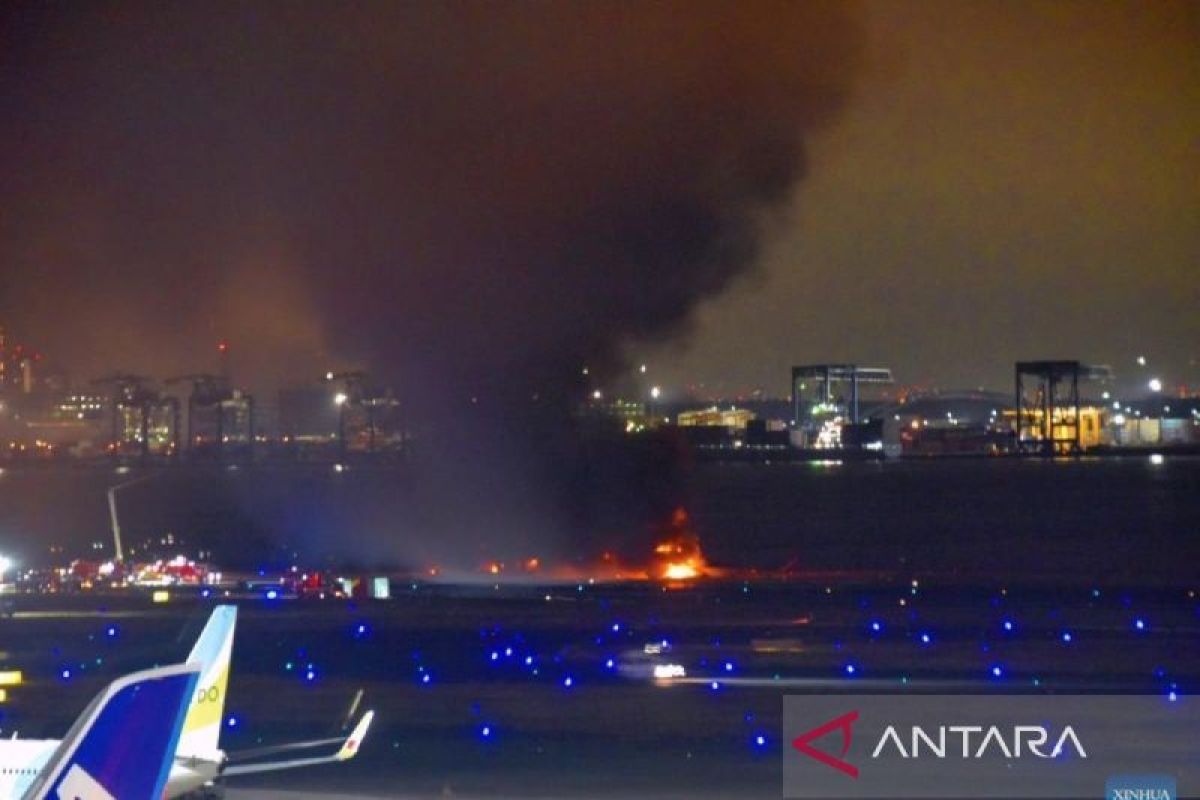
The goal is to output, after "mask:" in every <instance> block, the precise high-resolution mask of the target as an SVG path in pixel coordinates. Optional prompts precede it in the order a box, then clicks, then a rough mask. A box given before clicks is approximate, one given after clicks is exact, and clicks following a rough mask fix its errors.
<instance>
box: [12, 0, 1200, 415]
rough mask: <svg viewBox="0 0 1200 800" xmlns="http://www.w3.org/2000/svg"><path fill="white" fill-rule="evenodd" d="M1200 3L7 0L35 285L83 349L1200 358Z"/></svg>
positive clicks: (981, 375)
mask: <svg viewBox="0 0 1200 800" xmlns="http://www.w3.org/2000/svg"><path fill="white" fill-rule="evenodd" d="M1197 8H1198V7H1197V6H1196V5H1195V4H1185V3H1167V2H1160V3H1153V4H1113V3H1091V2H1088V3H1084V2H1079V3H1056V4H1048V3H1042V4H1032V5H1025V4H1019V3H1010V2H1005V3H966V2H946V3H920V4H910V3H873V2H869V3H865V4H861V5H860V4H847V3H837V4H821V3H785V4H773V3H736V4H735V3H724V4H722V3H697V2H680V3H646V4H643V3H638V4H619V3H542V4H532V3H529V4H498V3H414V4H398V3H386V4H385V3H379V4H370V3H359V4H329V3H277V4H276V3H257V4H255V3H212V4H208V3H205V4H198V3H122V4H104V3H70V4H43V3H36V4H35V3H30V4H20V3H17V4H7V5H6V6H5V8H4V10H3V11H2V12H0V281H2V283H0V321H2V322H3V323H4V324H5V326H6V327H7V329H8V330H9V331H10V333H11V334H14V335H15V336H17V337H18V338H20V339H21V340H24V341H26V342H28V343H29V344H31V345H33V346H35V347H37V348H38V349H40V350H42V351H43V352H45V353H46V354H47V356H48V358H50V359H51V360H52V361H53V362H55V363H57V364H58V365H60V366H62V367H63V368H65V369H67V370H68V371H69V372H70V374H71V375H72V376H73V377H74V378H75V379H76V380H77V381H82V380H86V379H87V378H90V377H93V376H95V375H97V374H99V373H102V372H106V371H110V370H112V369H114V368H120V369H124V370H133V371H142V372H147V373H150V374H155V375H159V376H165V375H169V374H172V373H178V372H188V371H194V370H196V369H212V368H213V367H214V366H215V364H214V363H213V346H214V344H215V342H216V341H217V340H218V339H220V338H228V339H230V340H231V341H232V342H233V344H234V348H235V360H234V365H235V368H236V370H237V373H238V378H239V380H240V381H242V382H248V383H250V384H251V386H253V387H254V388H257V389H259V390H260V391H261V390H263V389H269V388H273V387H274V386H275V385H277V384H279V383H281V382H290V381H298V380H307V379H311V378H313V377H315V376H318V375H320V374H321V373H323V372H324V371H325V369H327V368H331V367H332V368H340V367H349V366H362V367H367V368H370V369H372V370H373V371H375V372H376V373H377V374H379V375H381V376H382V379H383V380H386V381H387V382H389V383H392V384H394V385H395V386H396V388H397V390H398V391H399V392H400V393H401V394H402V395H405V396H407V397H409V398H411V399H413V400H414V402H419V401H420V400H422V399H423V400H428V401H430V402H431V403H435V404H436V403H442V402H444V401H445V400H447V399H450V398H454V399H461V398H463V397H468V396H476V395H484V396H491V395H498V394H510V395H512V396H513V397H531V396H533V395H534V394H542V395H545V396H554V395H555V394H556V393H557V394H567V393H570V392H574V391H578V390H580V389H582V388H584V387H582V386H580V385H579V384H580V378H579V376H580V370H581V368H582V366H584V365H588V366H589V367H591V368H592V371H593V376H597V375H598V376H602V377H601V378H599V380H605V378H604V377H603V376H606V375H612V374H615V373H618V372H619V371H620V369H621V364H622V360H623V359H629V360H632V361H634V362H635V363H636V362H641V361H648V362H649V363H650V364H651V365H652V369H653V370H654V373H653V374H654V376H655V380H656V381H658V382H661V383H663V384H664V385H665V386H668V387H672V389H671V390H672V391H679V390H680V387H682V386H684V385H686V384H701V383H702V384H704V389H702V390H701V391H702V392H703V393H709V392H718V393H735V392H741V391H745V390H747V389H749V388H753V387H756V386H762V387H764V388H766V389H767V390H769V391H772V392H780V393H781V392H783V391H785V389H786V372H785V371H786V368H787V367H788V366H789V365H790V364H792V363H801V362H806V361H816V360H826V359H855V360H859V361H861V362H864V363H872V364H884V365H889V366H892V367H893V368H894V369H895V370H896V372H897V375H898V377H899V378H900V379H901V380H902V381H904V382H927V383H936V384H939V385H942V386H945V387H955V386H975V385H980V384H988V385H991V386H995V387H998V388H1004V387H1005V386H1006V385H1007V381H1008V380H1009V371H1010V368H1011V367H1010V365H1011V362H1012V361H1013V360H1014V359H1016V358H1036V357H1080V358H1083V359H1085V360H1092V361H1097V362H1107V363H1112V364H1113V365H1114V367H1116V368H1117V370H1118V373H1123V374H1125V375H1133V374H1134V368H1133V359H1134V358H1135V357H1136V356H1137V355H1139V354H1145V355H1146V356H1147V357H1149V358H1150V359H1151V369H1154V370H1155V371H1156V374H1161V375H1162V377H1163V378H1164V379H1165V382H1167V383H1168V385H1175V384H1177V383H1182V382H1188V383H1191V384H1193V385H1194V384H1196V383H1200V366H1198V362H1197V359H1198V358H1200V314H1198V313H1197V309H1198V308H1200V289H1198V286H1200V283H1198V281H1197V276H1196V272H1197V271H1196V262H1197V256H1198V255H1200V191H1198V189H1197V187H1200V144H1198V138H1197V136H1198V133H1200V11H1198V10H1197ZM668 339H669V340H670V341H671V344H670V345H664V344H663V342H664V341H667V340H668Z"/></svg>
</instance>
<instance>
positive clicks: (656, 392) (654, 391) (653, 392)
mask: <svg viewBox="0 0 1200 800" xmlns="http://www.w3.org/2000/svg"><path fill="white" fill-rule="evenodd" d="M660 395H662V389H660V388H659V387H657V386H652V387H650V397H651V398H652V399H654V400H657V399H658V398H659V396H660Z"/></svg>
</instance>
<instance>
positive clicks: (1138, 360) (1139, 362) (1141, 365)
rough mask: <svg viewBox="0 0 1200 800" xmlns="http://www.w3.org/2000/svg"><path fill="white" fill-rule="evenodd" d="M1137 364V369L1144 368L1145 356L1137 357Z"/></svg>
mask: <svg viewBox="0 0 1200 800" xmlns="http://www.w3.org/2000/svg"><path fill="white" fill-rule="evenodd" d="M1137 363H1138V366H1139V367H1144V366H1146V357H1145V356H1138V357H1137Z"/></svg>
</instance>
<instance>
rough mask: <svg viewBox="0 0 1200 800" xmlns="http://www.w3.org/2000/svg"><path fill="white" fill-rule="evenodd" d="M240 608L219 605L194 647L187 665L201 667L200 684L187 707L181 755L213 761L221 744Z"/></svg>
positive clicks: (180, 745) (180, 749) (180, 748)
mask: <svg viewBox="0 0 1200 800" xmlns="http://www.w3.org/2000/svg"><path fill="white" fill-rule="evenodd" d="M236 625H237V606H217V607H216V608H214V609H213V612H212V615H211V616H210V617H209V618H208V624H206V625H205V626H204V630H203V631H202V632H201V634H200V638H199V639H197V640H196V644H195V646H194V647H192V652H191V654H190V655H188V662H189V663H194V664H199V665H200V668H201V672H200V681H199V683H198V684H197V687H196V696H195V697H194V698H193V699H192V704H191V706H190V707H189V708H188V713H187V720H186V721H185V722H184V724H183V736H182V737H181V738H180V740H179V755H180V756H184V757H186V756H196V757H200V758H207V759H212V758H214V757H215V754H216V753H217V751H218V749H219V747H220V745H219V742H220V738H221V720H222V718H223V717H224V713H225V688H226V686H227V684H228V683H229V661H230V659H231V658H232V657H233V632H234V628H235V627H236Z"/></svg>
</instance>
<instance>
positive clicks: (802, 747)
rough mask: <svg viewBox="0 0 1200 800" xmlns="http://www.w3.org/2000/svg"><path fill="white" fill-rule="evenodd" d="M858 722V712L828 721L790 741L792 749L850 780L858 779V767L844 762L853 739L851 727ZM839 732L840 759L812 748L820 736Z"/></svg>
mask: <svg viewBox="0 0 1200 800" xmlns="http://www.w3.org/2000/svg"><path fill="white" fill-rule="evenodd" d="M857 720H858V712H857V711H851V712H849V713H846V714H842V715H841V716H840V717H837V718H835V719H831V720H829V722H826V723H825V724H824V725H818V726H817V727H815V728H813V729H812V730H811V731H807V732H805V733H802V734H800V735H799V736H797V737H796V738H795V739H793V740H792V747H794V748H796V749H797V750H799V751H800V752H801V753H803V754H804V755H806V756H808V757H809V758H812V759H815V760H817V761H820V762H821V763H822V764H824V765H826V766H828V767H833V768H834V769H836V770H837V771H839V772H844V773H845V774H847V775H849V776H850V777H851V778H857V777H858V767H856V766H854V765H853V764H851V763H850V762H848V761H845V760H844V759H845V758H846V754H847V753H849V752H850V740H851V739H852V738H853V737H854V730H853V727H852V726H853V725H854V723H855V722H856V721H857ZM838 730H840V731H841V732H842V754H841V756H840V757H837V756H831V755H829V753H826V752H825V751H823V750H818V749H817V748H815V747H813V746H812V742H813V741H815V740H816V739H820V738H821V737H822V736H825V735H827V734H830V733H833V732H834V731H838Z"/></svg>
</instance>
